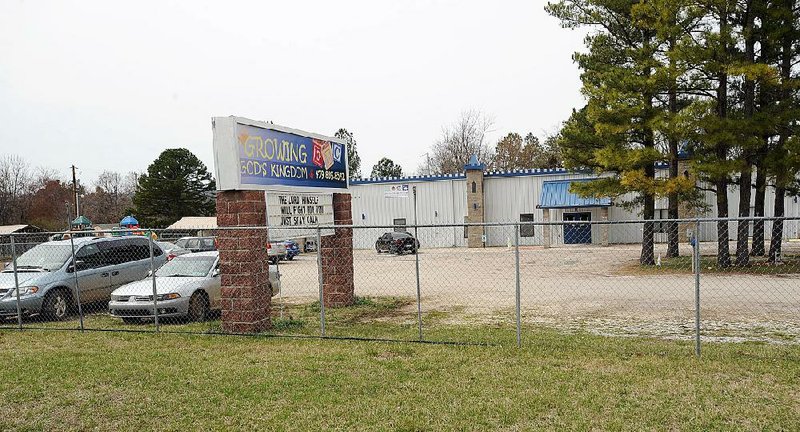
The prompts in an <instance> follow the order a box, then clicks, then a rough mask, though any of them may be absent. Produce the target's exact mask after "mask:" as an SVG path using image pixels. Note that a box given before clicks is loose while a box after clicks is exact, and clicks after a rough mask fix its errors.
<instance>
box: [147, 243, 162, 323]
mask: <svg viewBox="0 0 800 432" xmlns="http://www.w3.org/2000/svg"><path fill="white" fill-rule="evenodd" d="M147 238H148V240H149V241H150V279H151V280H152V281H153V317H154V318H155V324H156V333H158V332H159V331H160V330H161V328H160V324H159V322H158V288H156V258H155V255H153V233H152V231H151V232H149V234H148V235H147Z"/></svg>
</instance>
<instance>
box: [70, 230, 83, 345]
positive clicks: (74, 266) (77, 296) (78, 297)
mask: <svg viewBox="0 0 800 432" xmlns="http://www.w3.org/2000/svg"><path fill="white" fill-rule="evenodd" d="M69 246H70V249H71V250H72V277H73V278H74V279H75V302H76V303H78V319H79V320H80V323H81V333H83V306H82V305H81V286H80V284H78V266H77V264H76V262H77V260H76V259H75V239H74V238H73V237H72V236H69Z"/></svg>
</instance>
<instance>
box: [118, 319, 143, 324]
mask: <svg viewBox="0 0 800 432" xmlns="http://www.w3.org/2000/svg"><path fill="white" fill-rule="evenodd" d="M122 322H123V323H125V324H130V325H133V324H139V323H140V322H142V321H141V320H140V319H139V318H122Z"/></svg>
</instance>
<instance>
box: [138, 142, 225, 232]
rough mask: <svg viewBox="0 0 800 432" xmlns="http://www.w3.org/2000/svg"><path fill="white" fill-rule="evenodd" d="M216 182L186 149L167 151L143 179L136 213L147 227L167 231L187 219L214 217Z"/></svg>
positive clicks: (139, 185)
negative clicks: (172, 225)
mask: <svg viewBox="0 0 800 432" xmlns="http://www.w3.org/2000/svg"><path fill="white" fill-rule="evenodd" d="M215 189H216V183H215V182H214V179H213V178H212V177H211V173H209V172H208V170H207V169H206V166H205V164H203V162H201V161H200V159H198V158H197V156H195V155H194V154H192V152H190V151H189V150H186V149H182V148H181V149H168V150H164V151H163V152H162V153H161V155H159V156H158V158H157V159H156V160H155V161H153V163H152V164H150V166H149V167H147V173H146V174H143V175H142V176H140V177H139V184H138V186H137V188H136V193H135V195H134V197H133V205H134V214H135V215H136V217H137V218H138V219H139V222H140V223H141V224H142V225H143V226H147V227H149V228H164V227H166V226H168V225H170V224H172V223H174V222H176V221H177V220H178V219H180V218H181V217H183V216H213V215H214V212H215V204H214V199H213V194H214V190H215Z"/></svg>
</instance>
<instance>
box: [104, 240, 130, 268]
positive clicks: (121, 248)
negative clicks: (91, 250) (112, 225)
mask: <svg viewBox="0 0 800 432" xmlns="http://www.w3.org/2000/svg"><path fill="white" fill-rule="evenodd" d="M97 248H98V249H100V251H101V252H102V253H103V255H104V259H105V261H106V262H107V263H108V264H122V263H125V262H128V261H131V258H130V255H131V251H130V250H129V249H130V248H129V244H128V241H127V240H113V241H104V242H100V243H98V244H97Z"/></svg>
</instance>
